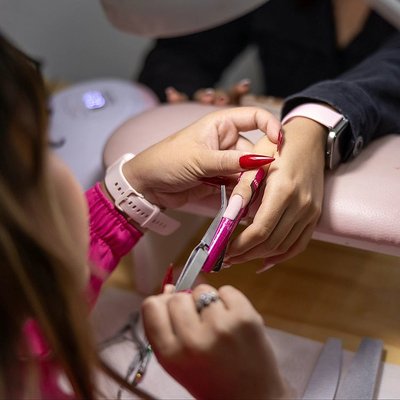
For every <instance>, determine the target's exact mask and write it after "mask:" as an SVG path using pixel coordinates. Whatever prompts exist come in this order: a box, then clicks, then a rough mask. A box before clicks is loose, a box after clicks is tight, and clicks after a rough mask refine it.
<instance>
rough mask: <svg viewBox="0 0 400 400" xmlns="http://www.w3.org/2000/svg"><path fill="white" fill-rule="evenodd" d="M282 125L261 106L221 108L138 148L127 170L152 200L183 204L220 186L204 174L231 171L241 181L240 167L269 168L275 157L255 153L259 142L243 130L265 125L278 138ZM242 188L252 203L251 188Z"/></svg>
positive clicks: (271, 138)
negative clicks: (145, 147) (239, 176)
mask: <svg viewBox="0 0 400 400" xmlns="http://www.w3.org/2000/svg"><path fill="white" fill-rule="evenodd" d="M280 127H281V125H280V122H279V121H278V120H277V119H276V118H275V117H273V116H272V114H270V113H269V112H268V111H265V110H262V109H259V108H255V107H239V108H230V109H224V110H220V111H216V112H213V113H210V114H208V115H207V116H205V117H203V118H201V119H200V120H198V121H197V122H195V123H193V124H192V125H190V126H188V127H187V128H185V129H183V130H181V131H180V132H178V133H176V134H174V135H172V136H170V137H168V138H166V139H164V140H163V141H161V142H159V143H157V144H155V145H154V146H152V147H150V148H149V149H147V150H145V151H143V152H142V153H140V154H138V155H137V156H136V157H134V158H133V159H132V160H130V161H129V162H127V163H126V164H125V165H124V167H123V172H124V175H125V177H126V178H127V180H128V181H129V182H130V184H131V185H132V186H133V187H134V188H135V189H136V190H137V191H139V192H141V193H142V194H143V195H144V196H145V198H146V199H147V200H149V201H150V202H152V203H155V204H158V205H160V206H163V207H172V208H173V207H179V206H181V205H183V204H184V203H186V202H188V201H190V200H194V199H199V198H202V197H205V196H207V195H210V194H212V193H215V192H216V191H217V190H218V191H219V188H215V187H212V186H210V185H207V184H204V180H210V179H211V180H212V181H213V180H214V181H215V178H218V177H225V181H226V182H229V177H230V178H232V182H236V180H237V177H238V175H237V174H238V173H239V172H242V171H247V170H257V169H258V168H260V167H261V166H264V167H265V168H267V166H268V165H269V164H270V163H271V161H273V158H271V157H268V156H267V157H265V156H263V155H262V156H260V155H257V154H254V150H253V145H252V144H251V143H250V142H248V141H247V140H245V139H244V138H243V137H241V136H240V135H239V133H240V132H244V131H249V130H254V129H260V130H261V131H263V132H264V133H265V134H266V135H267V137H268V139H269V141H271V142H273V143H277V141H278V137H279V131H280ZM275 146H276V145H275ZM240 194H242V197H243V204H244V205H246V202H248V200H249V199H250V195H251V193H250V191H248V190H246V191H244V193H240Z"/></svg>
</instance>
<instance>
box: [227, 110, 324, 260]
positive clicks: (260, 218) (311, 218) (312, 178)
mask: <svg viewBox="0 0 400 400" xmlns="http://www.w3.org/2000/svg"><path fill="white" fill-rule="evenodd" d="M283 130H284V138H285V140H284V144H283V147H282V151H281V152H280V154H277V153H275V154H274V153H271V143H270V141H269V140H268V139H267V138H265V137H264V138H262V139H261V140H260V141H259V142H258V143H257V144H256V146H255V147H254V152H257V153H261V154H269V155H274V156H275V158H276V159H275V161H274V163H273V164H272V165H271V167H270V169H269V172H268V177H267V184H266V188H265V191H264V195H263V199H262V204H261V206H260V207H259V209H258V210H257V212H256V214H255V217H254V220H253V222H252V224H251V225H249V226H248V227H247V228H246V229H245V230H244V231H243V232H242V233H241V234H240V235H238V237H237V238H236V239H235V240H234V241H233V242H232V243H231V245H230V247H229V248H228V251H227V256H226V259H225V262H226V263H232V264H238V263H242V262H245V261H248V260H252V259H255V258H266V264H265V267H269V266H272V265H273V264H276V263H278V262H282V261H284V260H286V259H288V258H291V257H293V256H295V255H296V254H298V253H300V252H301V251H303V250H304V249H305V248H306V246H307V244H308V242H309V240H310V238H311V235H312V233H313V231H314V228H315V225H316V223H317V221H318V218H319V216H320V214H321V208H322V200H323V191H324V186H323V184H324V149H325V142H326V135H327V131H326V128H324V127H322V125H319V124H318V123H316V122H314V121H312V120H310V119H307V118H294V119H293V120H291V121H290V122H288V123H287V124H285V125H284V127H283ZM252 174H253V173H252V172H246V173H245V174H244V175H243V177H242V179H241V182H240V183H239V185H238V187H237V188H236V189H235V190H240V187H239V186H240V184H241V183H244V182H245V181H246V180H248V179H251V176H250V178H249V177H248V176H249V175H252ZM242 181H243V182H242Z"/></svg>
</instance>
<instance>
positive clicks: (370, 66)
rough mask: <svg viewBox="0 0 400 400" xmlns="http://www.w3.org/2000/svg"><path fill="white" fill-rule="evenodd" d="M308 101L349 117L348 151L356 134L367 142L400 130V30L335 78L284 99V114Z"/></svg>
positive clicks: (354, 140) (356, 136)
mask: <svg viewBox="0 0 400 400" xmlns="http://www.w3.org/2000/svg"><path fill="white" fill-rule="evenodd" d="M307 102H322V103H326V104H328V105H330V106H332V107H333V108H334V109H336V110H338V111H339V112H340V113H342V114H343V115H344V116H345V117H346V118H347V119H348V120H349V128H350V129H349V130H348V131H347V135H348V137H347V142H346V147H347V153H348V154H351V150H352V147H353V146H354V144H355V142H356V139H357V138H358V137H359V136H362V138H363V141H364V144H366V143H368V142H369V141H370V140H371V139H373V138H375V137H378V136H382V135H385V134H389V133H396V132H400V120H399V118H398V110H399V109H400V34H397V35H396V36H395V37H394V38H393V39H392V40H391V41H390V42H389V43H388V44H387V45H386V46H385V47H384V48H382V49H381V50H380V51H378V52H377V53H375V54H374V55H373V56H371V57H369V58H368V59H367V60H365V61H364V62H362V63H361V64H359V65H358V66H357V67H355V68H353V69H352V70H350V71H348V72H347V73H345V74H343V75H342V76H341V77H339V78H338V79H336V80H331V81H324V82H320V83H318V84H316V85H313V86H311V87H309V88H308V89H306V90H304V91H302V92H300V93H297V94H295V95H293V96H291V97H289V98H288V99H286V102H285V105H284V108H283V115H286V114H287V113H288V112H289V111H290V110H291V109H293V108H294V107H296V106H297V105H299V104H302V103H307Z"/></svg>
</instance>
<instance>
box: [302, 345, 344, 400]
mask: <svg viewBox="0 0 400 400" xmlns="http://www.w3.org/2000/svg"><path fill="white" fill-rule="evenodd" d="M341 366H342V341H341V340H339V339H336V338H330V339H328V340H327V341H326V343H325V345H324V347H323V348H322V351H321V353H320V355H319V358H318V360H317V363H316V364H315V367H314V370H313V372H312V374H311V377H310V379H309V381H308V383H307V387H306V390H305V392H304V394H303V397H302V399H303V400H321V399H324V400H333V399H334V397H335V393H336V389H337V387H338V383H339V379H340V370H341Z"/></svg>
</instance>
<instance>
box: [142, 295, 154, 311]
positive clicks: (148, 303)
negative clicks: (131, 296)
mask: <svg viewBox="0 0 400 400" xmlns="http://www.w3.org/2000/svg"><path fill="white" fill-rule="evenodd" d="M157 305H158V297H157V296H155V295H154V296H149V297H147V298H145V299H144V300H143V302H142V305H141V308H142V311H144V312H149V311H151V310H154V309H155V308H156V307H157Z"/></svg>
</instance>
